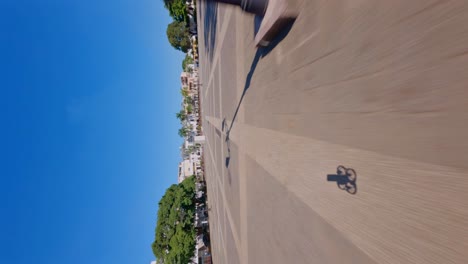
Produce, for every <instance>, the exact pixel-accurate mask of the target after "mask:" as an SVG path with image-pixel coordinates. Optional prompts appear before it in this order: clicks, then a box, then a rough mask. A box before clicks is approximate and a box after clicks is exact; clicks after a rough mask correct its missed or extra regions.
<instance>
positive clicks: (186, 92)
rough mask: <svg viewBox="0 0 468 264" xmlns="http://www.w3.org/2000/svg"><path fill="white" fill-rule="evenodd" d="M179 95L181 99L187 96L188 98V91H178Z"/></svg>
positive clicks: (183, 89)
mask: <svg viewBox="0 0 468 264" xmlns="http://www.w3.org/2000/svg"><path fill="white" fill-rule="evenodd" d="M180 94H181V95H182V96H183V97H187V96H188V91H187V89H185V88H182V89H180Z"/></svg>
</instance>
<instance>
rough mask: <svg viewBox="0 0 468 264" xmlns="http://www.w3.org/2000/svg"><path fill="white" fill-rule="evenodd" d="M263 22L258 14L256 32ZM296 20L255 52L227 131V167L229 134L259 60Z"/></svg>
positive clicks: (285, 33) (289, 29)
mask: <svg viewBox="0 0 468 264" xmlns="http://www.w3.org/2000/svg"><path fill="white" fill-rule="evenodd" d="M261 22H262V18H261V17H258V16H256V17H255V19H254V32H255V33H257V32H258V29H259V27H260V24H261ZM294 22H295V21H294V20H293V21H290V23H288V25H287V27H286V28H284V29H283V30H282V31H281V32H280V34H279V35H278V36H277V37H276V38H275V39H274V40H273V41H272V42H271V43H270V45H269V46H268V47H259V48H258V49H257V52H256V53H255V57H254V59H253V61H252V64H251V65H250V71H249V73H248V74H247V77H246V78H245V85H244V90H243V91H242V95H241V98H240V100H239V103H238V104H237V107H236V111H235V112H234V116H233V118H232V121H231V125H230V126H229V129H228V130H227V131H226V140H225V141H226V145H227V151H228V156H227V157H226V162H225V165H226V168H227V167H229V161H230V159H231V157H230V156H231V155H230V153H231V150H230V138H229V135H230V133H231V130H232V127H233V126H234V123H235V121H236V118H237V114H238V113H239V108H240V106H241V104H242V101H243V100H244V96H245V94H246V93H247V90H248V89H249V88H250V83H251V81H252V77H253V75H254V73H255V70H256V68H257V64H258V62H259V61H260V59H261V58H263V57H266V56H267V55H268V54H269V53H270V52H271V51H272V50H273V49H274V48H275V47H276V46H277V45H278V44H279V43H280V42H281V41H282V40H283V39H284V38H285V37H286V36H287V35H288V33H289V31H291V28H292V27H293V25H294ZM225 121H226V120H225V119H223V124H222V126H223V127H222V130H223V131H224V126H225Z"/></svg>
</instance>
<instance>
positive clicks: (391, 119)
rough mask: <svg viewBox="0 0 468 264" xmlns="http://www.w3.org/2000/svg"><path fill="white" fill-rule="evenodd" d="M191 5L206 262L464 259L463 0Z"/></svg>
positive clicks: (466, 34) (466, 79) (467, 115)
mask: <svg viewBox="0 0 468 264" xmlns="http://www.w3.org/2000/svg"><path fill="white" fill-rule="evenodd" d="M198 3H199V4H198V24H199V29H198V31H199V32H198V34H199V52H200V79H201V105H202V107H201V108H202V114H203V129H204V133H205V135H206V139H207V142H206V144H205V156H204V161H205V170H206V181H207V186H208V191H207V193H208V203H209V207H211V210H210V212H209V217H210V230H211V243H212V251H213V252H212V253H213V263H216V264H228V263H229V264H230V263H232V264H237V263H250V264H263V263H268V264H271V263H318V264H326V263H358V264H366V263H420V264H441V263H444V264H445V263H459V264H462V263H467V259H468V2H466V1H428V0H424V1H422V0H415V1H400V0H396V1H370V0H360V1H315V0H304V1H303V3H302V5H301V12H300V15H299V17H298V18H297V20H296V21H295V22H294V23H293V24H291V26H290V27H288V28H286V29H285V30H284V31H283V32H282V33H281V34H280V36H279V37H278V39H277V41H276V42H274V43H273V44H272V45H273V46H272V47H270V48H268V49H256V48H255V46H254V42H253V40H254V33H255V30H256V29H258V25H259V23H260V19H258V18H255V17H254V16H252V15H249V14H246V13H243V12H242V11H241V10H240V8H235V7H231V6H226V5H221V4H220V5H217V4H215V3H213V2H205V1H199V2H198ZM338 166H343V167H341V168H344V169H342V171H340V169H338V171H337V168H338ZM347 169H352V170H354V172H355V174H354V175H352V176H350V175H351V170H347Z"/></svg>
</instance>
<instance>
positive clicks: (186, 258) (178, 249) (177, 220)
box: [151, 176, 196, 263]
mask: <svg viewBox="0 0 468 264" xmlns="http://www.w3.org/2000/svg"><path fill="white" fill-rule="evenodd" d="M195 201H196V199H195V177H194V176H191V177H189V178H187V179H185V180H184V181H183V182H181V183H180V184H178V185H175V184H173V185H172V186H170V187H169V188H168V189H167V190H166V193H165V194H164V196H163V197H162V198H161V200H160V201H159V210H158V220H157V223H156V230H155V240H154V242H153V244H152V246H151V247H152V249H153V253H154V255H155V256H156V258H157V259H158V260H161V261H162V263H189V262H190V259H191V258H192V257H193V251H194V249H195V228H194V226H193V224H194V219H195V218H194V216H195Z"/></svg>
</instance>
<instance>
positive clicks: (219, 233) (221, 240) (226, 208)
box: [207, 141, 235, 263]
mask: <svg viewBox="0 0 468 264" xmlns="http://www.w3.org/2000/svg"><path fill="white" fill-rule="evenodd" d="M207 143H208V141H207ZM208 145H209V144H208ZM208 149H209V152H210V157H211V161H212V164H213V165H214V166H212V168H211V170H212V171H213V170H214V171H215V173H214V175H219V174H218V172H217V169H216V162H215V161H214V160H213V152H212V151H211V146H210V145H209V146H208ZM216 178H218V180H217V181H216V182H217V183H218V188H216V197H217V201H220V199H219V194H220V193H222V194H221V196H222V200H223V209H224V210H223V219H224V221H226V217H225V216H224V214H227V213H226V210H228V211H229V207H228V206H227V204H226V199H225V197H224V192H221V188H222V186H220V185H219V184H220V182H219V177H216ZM216 211H217V212H218V214H217V218H216V220H217V224H218V230H220V229H221V227H223V226H224V227H225V225H226V223H225V222H223V223H221V217H220V215H221V214H220V211H219V206H217V207H216ZM228 218H229V216H228ZM228 221H229V222H230V223H229V225H231V220H229V219H228ZM231 228H232V227H231ZM221 234H222V232H218V233H217V235H218V241H220V242H221V243H222V245H223V250H224V256H225V263H228V261H227V248H226V241H225V240H224V237H223V236H222V235H221ZM224 234H226V230H224ZM233 236H234V235H233ZM234 239H235V238H234Z"/></svg>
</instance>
